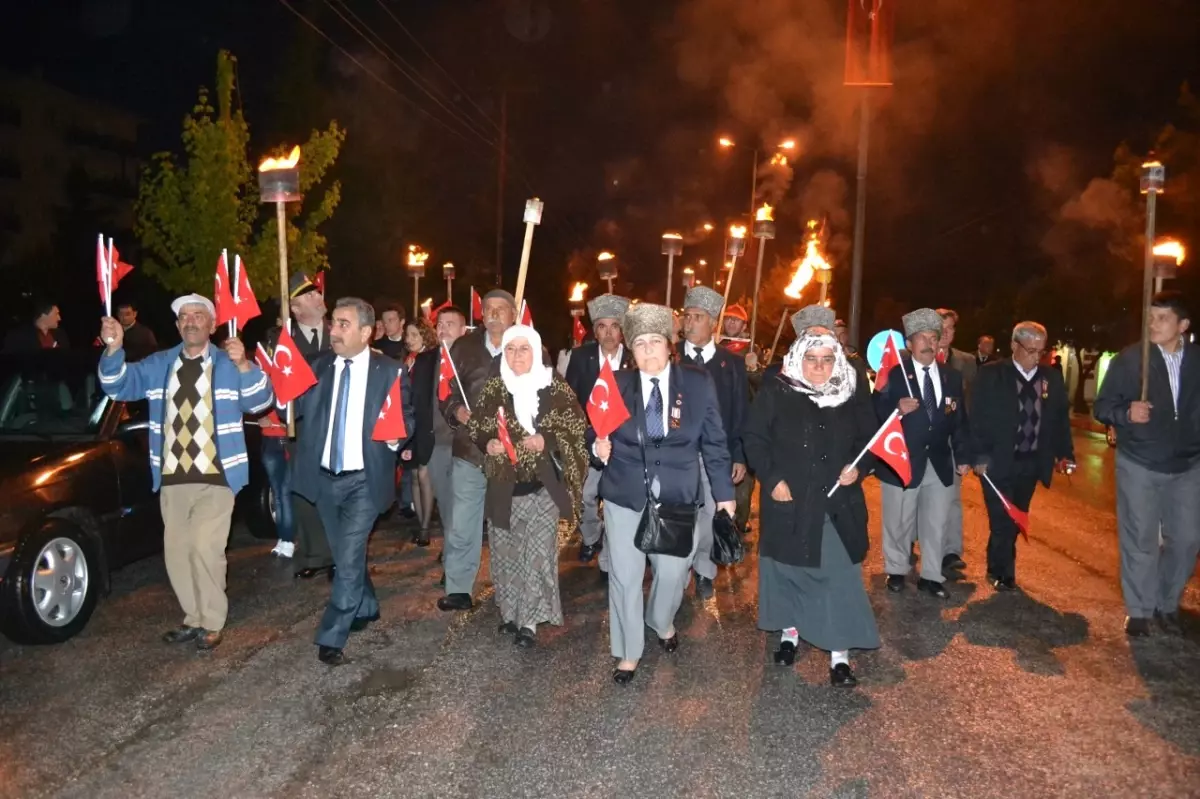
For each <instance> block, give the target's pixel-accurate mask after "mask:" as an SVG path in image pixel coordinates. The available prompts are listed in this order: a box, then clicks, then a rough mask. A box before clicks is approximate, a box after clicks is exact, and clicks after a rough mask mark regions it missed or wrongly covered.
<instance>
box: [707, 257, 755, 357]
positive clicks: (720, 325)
mask: <svg viewBox="0 0 1200 799" xmlns="http://www.w3.org/2000/svg"><path fill="white" fill-rule="evenodd" d="M737 261H738V259H737V256H736V255H735V256H733V257H732V258H730V259H729V275H728V276H727V277H726V278H725V301H724V303H723V304H722V305H721V315H720V316H719V317H718V318H717V335H716V339H717V340H718V341H720V339H721V334H722V333H723V332H724V330H725V309H726V308H728V307H729V290H730V289H731V288H733V273H734V272H735V271H737ZM750 343H751V344H753V343H754V342H750Z"/></svg>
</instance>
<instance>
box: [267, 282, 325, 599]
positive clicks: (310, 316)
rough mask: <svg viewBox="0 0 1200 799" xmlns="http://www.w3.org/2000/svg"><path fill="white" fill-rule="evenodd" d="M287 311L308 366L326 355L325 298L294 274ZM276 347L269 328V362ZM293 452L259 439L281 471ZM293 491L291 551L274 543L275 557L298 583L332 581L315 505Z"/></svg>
mask: <svg viewBox="0 0 1200 799" xmlns="http://www.w3.org/2000/svg"><path fill="white" fill-rule="evenodd" d="M288 307H289V309H290V310H291V313H292V318H293V320H294V322H295V323H294V324H293V325H292V328H291V334H292V339H293V340H294V341H295V342H296V348H297V349H299V350H300V355H301V357H303V358H304V360H305V361H307V362H308V364H309V366H311V365H312V363H313V361H315V360H316V359H317V357H318V356H320V355H322V354H323V353H326V352H329V351H330V336H329V322H328V321H326V319H325V297H324V295H322V294H321V292H320V291H319V290H318V289H317V287H316V285H315V284H314V283H313V282H312V281H311V280H309V279H308V277H307V276H306V275H305V274H304V273H303V272H296V273H295V274H293V275H292V276H291V277H290V278H289V280H288ZM278 343H279V328H278V327H273V328H271V329H270V330H268V331H267V335H266V342H265V343H264V346H265V347H266V349H267V354H268V355H270V356H271V357H272V358H274V357H275V347H276V345H277V344H278ZM280 418H281V419H282V418H283V416H282V415H281V416H280ZM303 426H304V423H303V422H302V421H300V420H299V419H297V421H296V431H297V435H298V434H299V433H300V431H301V430H302V429H303ZM294 449H295V444H294V442H292V441H290V440H288V439H286V438H278V439H274V440H272V439H271V438H270V437H268V436H264V437H263V457H264V458H282V459H283V460H284V462H285V466H284V468H287V469H293V470H294V464H293V457H294V454H295V451H294ZM293 474H294V471H293ZM291 476H292V475H289V477H291ZM294 489H295V486H294V485H293V491H292V496H291V500H290V501H291V503H292V520H293V526H294V528H295V540H294V541H293V542H292V546H291V547H287V546H282V545H283V544H286V542H283V541H280V542H278V543H277V544H276V547H275V554H276V555H279V556H280V557H284V558H286V557H289V556H290V557H291V558H292V572H293V574H294V575H295V576H296V577H297V578H299V579H301V580H311V579H312V578H314V577H316V576H318V575H321V574H324V575H327V576H328V578H329V579H330V580H332V579H333V554H332V553H331V552H330V551H329V540H328V538H327V537H326V536H325V527H324V526H323V525H322V524H321V514H320V513H318V512H317V506H316V505H314V504H313V503H312V502H309V501H308V500H307V499H305V498H304V497H302V496H301V495H300V494H298V493H296V492H295V490H294ZM277 501H278V500H277ZM283 501H287V500H286V499H285V500H283ZM289 550H290V553H289Z"/></svg>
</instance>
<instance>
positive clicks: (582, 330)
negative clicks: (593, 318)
mask: <svg viewBox="0 0 1200 799" xmlns="http://www.w3.org/2000/svg"><path fill="white" fill-rule="evenodd" d="M571 338H573V339H574V340H575V346H576V347H578V346H579V345H580V344H582V343H583V340H584V339H585V338H587V328H586V327H584V326H583V322H581V321H580V319H579V317H578V316H576V317H575V324H573V325H571Z"/></svg>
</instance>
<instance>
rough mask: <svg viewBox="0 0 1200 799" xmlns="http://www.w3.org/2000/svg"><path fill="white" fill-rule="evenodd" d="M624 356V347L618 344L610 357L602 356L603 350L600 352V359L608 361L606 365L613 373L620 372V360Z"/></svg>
mask: <svg viewBox="0 0 1200 799" xmlns="http://www.w3.org/2000/svg"><path fill="white" fill-rule="evenodd" d="M624 356H625V345H624V344H618V345H617V351H616V352H614V353H613V354H612V357H609V356H608V355H605V354H604V350H601V351H600V357H601V358H604V359H606V360H607V361H608V365H609V366H611V367H612V370H613V371H614V372H619V371H621V359H622V358H623V357H624Z"/></svg>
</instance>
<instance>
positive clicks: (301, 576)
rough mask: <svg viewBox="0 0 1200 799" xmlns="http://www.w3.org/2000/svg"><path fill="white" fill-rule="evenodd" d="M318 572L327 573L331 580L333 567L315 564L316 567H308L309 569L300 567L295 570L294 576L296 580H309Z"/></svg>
mask: <svg viewBox="0 0 1200 799" xmlns="http://www.w3.org/2000/svg"><path fill="white" fill-rule="evenodd" d="M319 574H328V575H329V579H330V580H331V581H332V580H333V567H332V566H316V567H313V568H309V569H301V570H300V571H298V572H296V574H295V577H296V579H298V580H311V579H312V578H314V577H316V576H317V575H319Z"/></svg>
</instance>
